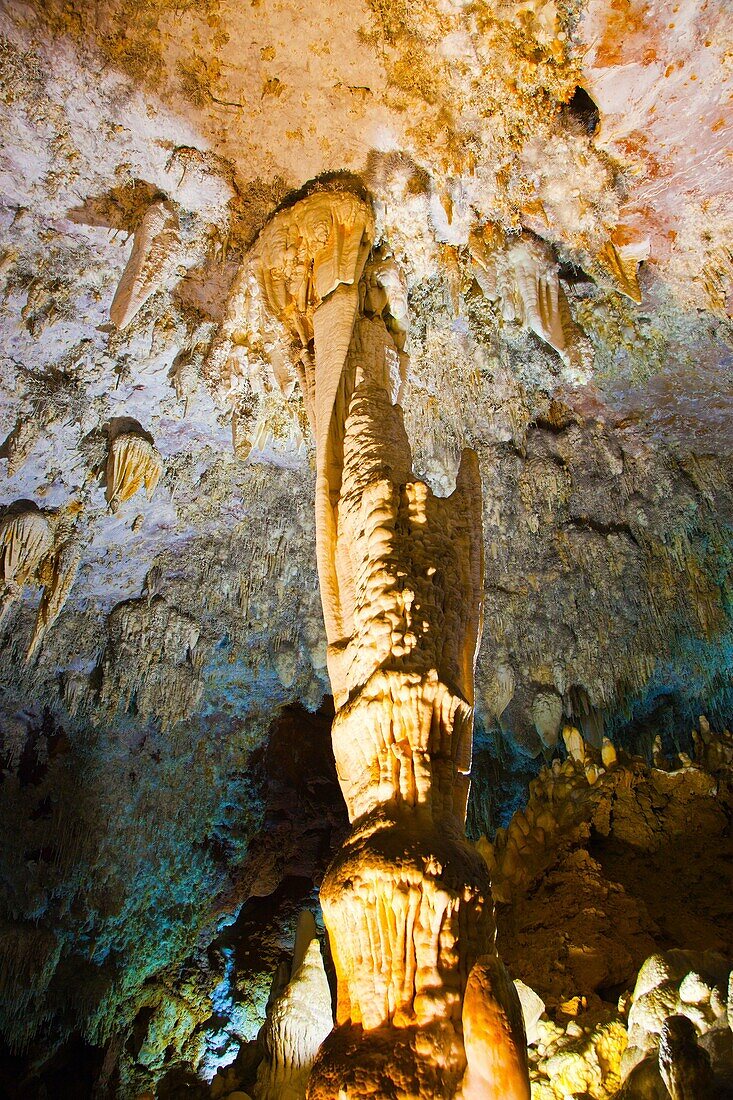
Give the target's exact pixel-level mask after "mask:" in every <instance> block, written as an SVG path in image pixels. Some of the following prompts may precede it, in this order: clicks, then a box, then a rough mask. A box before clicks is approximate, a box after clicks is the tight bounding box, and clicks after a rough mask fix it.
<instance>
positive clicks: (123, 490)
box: [105, 432, 163, 512]
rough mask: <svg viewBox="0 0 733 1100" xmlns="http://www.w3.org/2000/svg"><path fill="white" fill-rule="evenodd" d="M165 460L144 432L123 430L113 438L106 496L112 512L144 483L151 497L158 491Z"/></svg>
mask: <svg viewBox="0 0 733 1100" xmlns="http://www.w3.org/2000/svg"><path fill="white" fill-rule="evenodd" d="M162 472H163V462H162V459H161V457H160V455H159V454H158V452H157V450H156V449H155V447H154V446H153V444H152V443H151V442H150V441H149V440H148V439H146V438H145V436H143V435H138V434H136V433H133V432H121V433H120V434H119V435H117V436H115V438H114V439H113V440H112V441H111V443H110V445H109V451H108V454H107V488H106V490H105V496H106V498H107V503H108V504H109V509H110V511H111V512H116V511H117V509H118V508H119V506H120V504H124V502H125V501H126V500H129V499H130V497H133V496H134V495H135V493H136V492H137V491H138V489H141V488H142V487H143V485H144V486H145V492H146V493H147V497H148V500H150V498H151V497H152V495H153V493H154V492H155V489H156V486H157V484H158V481H159V480H160V475H161V474H162Z"/></svg>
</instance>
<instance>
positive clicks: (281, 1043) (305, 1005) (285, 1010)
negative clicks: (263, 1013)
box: [254, 912, 333, 1100]
mask: <svg viewBox="0 0 733 1100" xmlns="http://www.w3.org/2000/svg"><path fill="white" fill-rule="evenodd" d="M332 1027H333V1009H332V1006H331V990H330V988H329V985H328V979H327V978H326V971H325V970H324V968H323V960H322V958H321V948H320V945H319V943H318V938H317V936H316V926H315V921H314V920H313V916H312V914H311V913H309V912H304V913H301V916H300V920H299V921H298V933H297V935H296V939H295V950H294V953H293V964H292V968H291V972H290V980H289V981H288V982H287V985H286V986H285V988H284V989H283V990H282V992H281V993H280V994H279V995H278V996H277V997H276V998H275V1000H274V1001H273V1003H272V1005H271V1006H270V1007H269V1009H268V1015H267V1022H266V1024H265V1027H264V1043H265V1057H264V1059H263V1061H262V1062H261V1063H260V1067H259V1070H258V1073H257V1084H256V1086H255V1090H254V1095H255V1100H303V1097H304V1096H305V1090H306V1085H307V1083H308V1077H309V1076H310V1072H311V1068H312V1066H313V1062H314V1060H315V1057H316V1054H317V1053H318V1048H319V1047H320V1045H321V1043H322V1042H323V1040H324V1039H325V1038H326V1036H327V1035H328V1034H329V1032H330V1031H331V1028H332Z"/></svg>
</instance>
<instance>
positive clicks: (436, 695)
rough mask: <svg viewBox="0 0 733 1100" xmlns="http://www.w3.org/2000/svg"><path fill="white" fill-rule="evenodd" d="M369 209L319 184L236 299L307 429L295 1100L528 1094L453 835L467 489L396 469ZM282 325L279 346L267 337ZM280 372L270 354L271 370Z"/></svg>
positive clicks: (391, 348)
mask: <svg viewBox="0 0 733 1100" xmlns="http://www.w3.org/2000/svg"><path fill="white" fill-rule="evenodd" d="M372 234H373V223H372V219H371V211H370V209H369V206H368V205H367V204H366V203H365V202H364V201H362V200H360V199H358V198H357V197H355V196H353V195H351V194H348V193H332V192H319V193H316V194H314V195H312V196H310V197H309V198H307V199H304V200H302V201H301V202H300V203H297V204H296V205H294V206H293V207H291V208H290V209H288V210H285V211H283V212H281V213H280V214H279V215H277V216H276V217H275V218H274V219H273V221H272V222H270V224H269V225H268V226H267V227H266V229H265V230H264V231H263V233H262V234H261V237H260V239H259V242H258V244H257V246H256V248H255V250H254V252H253V255H252V261H251V263H252V271H254V280H255V281H254V282H253V281H252V275H250V292H251V293H254V294H255V296H257V295H259V297H260V306H261V308H262V310H263V311H264V312H265V314H266V315H267V318H268V321H267V323H269V324H270V325H271V326H272V325H273V324H274V323H275V319H277V323H278V324H279V325H281V326H282V329H281V333H280V336H279V337H277V339H276V340H275V338H271V341H273V340H274V342H275V343H277V346H278V347H280V348H283V347H285V346H286V345H288V341H289V351H288V353H287V355H286V356H285V358H287V359H288V361H289V362H291V363H294V364H296V366H295V369H296V370H297V372H298V373H299V375H300V379H301V385H302V386H303V390H304V393H305V397H306V402H307V404H308V407H309V411H310V417H311V423H312V425H313V428H314V431H315V436H316V462H317V490H316V519H317V543H318V546H317V549H318V569H319V578H320V582H321V595H322V600H323V610H324V617H325V622H326V632H327V638H328V667H329V674H330V678H331V683H332V687H333V695H334V701H335V706H336V717H335V720H334V723H333V746H334V753H335V757H336V764H337V769H338V775H339V781H340V783H341V788H342V791H343V794H344V798H345V800H346V804H347V807H348V811H349V817H350V820H351V823H352V830H351V833H350V835H349V837H348V839H347V841H346V843H345V844H344V846H343V847H342V849H341V850H340V852H339V853H338V854H337V856H336V858H335V859H334V861H333V863H332V865H331V867H330V868H329V870H328V873H327V875H326V878H325V880H324V882H323V886H322V889H321V904H322V907H323V914H324V920H325V923H326V927H327V930H328V934H329V942H330V945H331V951H332V954H333V959H334V963H335V966H336V972H337V977H338V998H337V1023H336V1027H335V1029H334V1031H333V1032H332V1034H331V1035H330V1036H329V1038H328V1039H327V1040H326V1042H325V1043H324V1044H323V1046H322V1047H321V1050H320V1053H319V1056H318V1058H317V1060H316V1064H315V1067H314V1070H313V1073H312V1076H311V1079H310V1083H309V1086H308V1096H309V1097H310V1098H311V1100H326V1098H334V1100H336V1098H339V1100H343V1098H346V1097H348V1098H350V1100H351V1098H362V1097H363V1098H366V1097H385V1098H387V1097H395V1098H396V1097H405V1098H407V1097H458V1096H461V1097H465V1098H469V1097H470V1098H474V1097H475V1098H476V1100H478V1098H479V1097H481V1098H482V1100H490V1098H491V1097H495V1098H497V1100H498V1098H499V1097H501V1098H502V1100H519V1098H522V1100H525V1098H528V1097H529V1085H528V1078H527V1069H526V1051H525V1046H524V1033H523V1026H522V1020H521V1010H520V1008H519V1004H518V999H517V996H516V993H515V991H514V987H513V985H512V984H511V982H510V981H508V979H507V977H506V972H505V971H504V970H503V968H502V966H501V963H500V962H499V960H498V959H497V958H496V955H495V948H494V937H495V927H494V918H493V905H492V899H491V892H490V883H489V878H488V872H487V869H486V865H485V863H484V862H483V860H482V859H481V858H480V857H479V856H478V855H477V853H476V852H475V851H474V849H473V848H472V847H471V846H470V845H469V844H468V843H467V842H466V840H465V836H464V827H465V819H466V802H467V798H468V791H469V782H470V778H469V777H470V768H471V748H472V733H473V675H474V663H475V657H476V651H477V646H478V642H479V638H480V632H481V619H482V616H481V607H482V584H483V570H482V538H481V484H480V479H479V473H478V467H477V461H476V457H475V455H474V454H473V453H472V452H468V451H467V452H465V453H464V455H463V459H462V462H461V467H460V471H459V474H458V479H457V483H456V489H455V492H454V493H453V495H452V496H451V497H449V498H447V499H440V498H437V497H435V496H434V495H433V493H432V492H431V490H430V489H429V488H428V486H427V485H425V484H424V483H423V482H421V481H419V480H417V479H416V478H415V477H414V475H413V473H412V464H411V452H410V446H409V442H408V439H407V436H406V433H405V428H404V424H403V418H402V412H401V409H400V407H399V404H398V402H399V399H400V395H401V391H402V388H403V384H404V379H405V368H406V357H405V354H404V339H405V329H406V323H407V295H406V290H405V287H404V284H403V282H402V279H401V277H400V273H399V271H398V270H397V268H396V266H395V265H394V263H393V262H392V261H391V260H390V259H389V258H388V257H387V256H385V255H384V254H382V253H380V252H379V251H377V252H376V253H374V252H371V253H370V250H371V245H372ZM283 333H284V334H285V335H283ZM281 358H282V357H281Z"/></svg>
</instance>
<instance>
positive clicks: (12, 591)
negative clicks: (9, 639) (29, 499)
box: [0, 506, 53, 621]
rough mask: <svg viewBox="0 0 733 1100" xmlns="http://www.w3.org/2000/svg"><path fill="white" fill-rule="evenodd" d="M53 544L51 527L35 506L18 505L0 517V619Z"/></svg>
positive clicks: (28, 582)
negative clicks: (1, 586) (0, 583)
mask: <svg viewBox="0 0 733 1100" xmlns="http://www.w3.org/2000/svg"><path fill="white" fill-rule="evenodd" d="M52 547H53V530H52V528H51V525H50V523H49V522H48V519H47V517H46V516H45V515H44V514H43V512H41V511H40V509H38V508H35V507H32V508H31V507H20V506H19V507H18V509H17V510H10V511H8V512H6V514H5V515H4V516H3V517H2V519H0V554H1V555H2V559H1V561H2V581H3V592H2V610H0V621H1V620H2V618H4V616H5V615H6V614H7V611H8V609H9V608H10V606H11V605H12V603H13V602H14V601H15V600H16V599H18V597H19V596H20V594H21V592H22V591H23V588H24V586H25V585H26V584H32V583H33V582H34V579H35V578H36V574H37V571H38V568H39V566H40V565H41V563H42V562H43V560H44V559H45V558H46V557H47V555H48V554H49V553H50V552H51V549H52Z"/></svg>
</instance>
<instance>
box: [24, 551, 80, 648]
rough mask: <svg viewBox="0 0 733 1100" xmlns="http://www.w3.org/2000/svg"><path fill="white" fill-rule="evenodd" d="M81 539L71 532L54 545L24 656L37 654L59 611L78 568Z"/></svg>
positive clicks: (66, 597) (69, 590) (67, 595)
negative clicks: (59, 543)
mask: <svg viewBox="0 0 733 1100" xmlns="http://www.w3.org/2000/svg"><path fill="white" fill-rule="evenodd" d="M83 550H84V542H83V540H82V539H81V538H79V537H78V536H76V535H74V534H72V535H70V536H69V538H67V539H66V540H65V541H64V542H62V543H61V545H60V546H59V547H58V548H57V549H56V551H55V553H54V555H53V560H52V562H51V564H50V577H49V578H48V582H47V583H46V585H45V587H44V590H43V595H42V596H41V602H40V604H39V607H38V614H37V616H36V624H35V627H34V629H33V636H32V637H31V640H30V643H29V645H28V653H27V660H31V658H32V657H33V656H34V655H35V654H36V652H37V651H38V649H39V647H40V646H41V644H42V642H43V639H44V637H45V636H46V634H47V632H48V631H49V630H50V628H51V627H52V626H53V624H54V623H55V621H56V619H57V618H58V617H59V615H60V614H61V611H62V610H63V607H64V604H65V603H66V601H67V599H68V597H69V594H70V592H71V589H72V587H73V585H74V581H75V580H76V574H77V573H78V571H79V565H80V564H81V557H82V553H83Z"/></svg>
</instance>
